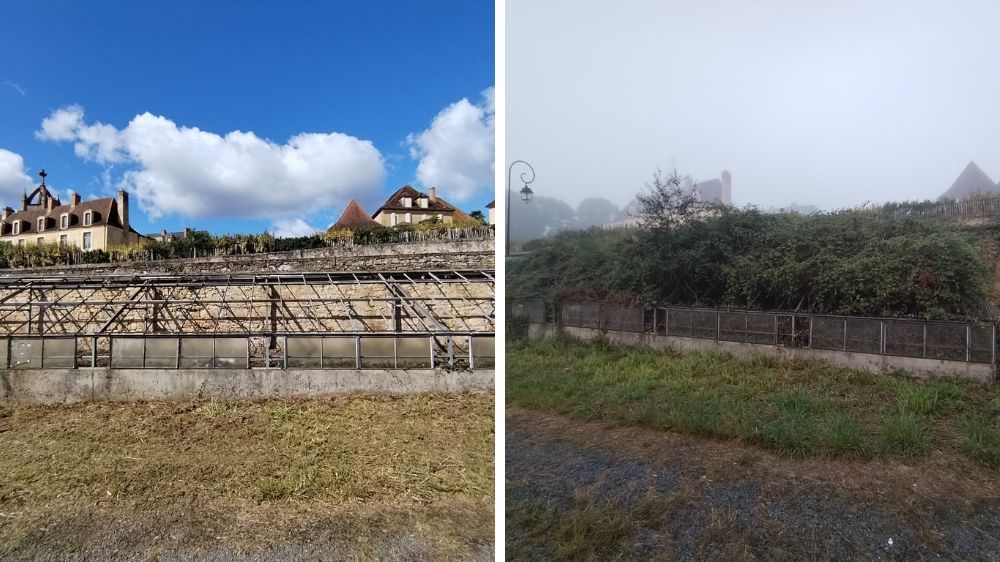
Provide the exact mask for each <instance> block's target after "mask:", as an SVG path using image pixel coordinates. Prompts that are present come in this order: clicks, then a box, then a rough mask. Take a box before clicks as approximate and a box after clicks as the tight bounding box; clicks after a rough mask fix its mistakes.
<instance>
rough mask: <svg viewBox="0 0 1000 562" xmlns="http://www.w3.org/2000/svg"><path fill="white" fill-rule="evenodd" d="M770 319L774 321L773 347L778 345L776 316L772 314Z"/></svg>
mask: <svg viewBox="0 0 1000 562" xmlns="http://www.w3.org/2000/svg"><path fill="white" fill-rule="evenodd" d="M771 318H773V319H774V345H778V339H779V338H778V315H777V314H774V315H772V316H771Z"/></svg>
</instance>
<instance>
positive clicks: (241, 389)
mask: <svg viewBox="0 0 1000 562" xmlns="http://www.w3.org/2000/svg"><path fill="white" fill-rule="evenodd" d="M493 378H494V373H493V371H492V370H477V371H471V372H470V371H445V370H443V369H415V370H402V369H395V370H353V369H352V370H333V369H323V370H319V369H315V370H312V369H288V370H282V369H180V370H178V369H86V368H82V369H37V370H34V369H32V370H28V369H25V370H14V369H11V370H7V371H3V370H0V404H14V403H34V404H58V403H73V402H81V401H85V400H168V399H191V398H256V397H324V396H333V395H337V394H349V393H353V392H372V393H390V394H412V393H419V392H465V391H488V390H491V389H493Z"/></svg>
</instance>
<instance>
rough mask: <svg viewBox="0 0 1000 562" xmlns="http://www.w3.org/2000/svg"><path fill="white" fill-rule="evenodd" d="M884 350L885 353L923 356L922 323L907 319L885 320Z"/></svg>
mask: <svg viewBox="0 0 1000 562" xmlns="http://www.w3.org/2000/svg"><path fill="white" fill-rule="evenodd" d="M885 352H886V354H887V355H900V356H903V357H923V356H924V323H923V322H919V321H907V320H886V321H885Z"/></svg>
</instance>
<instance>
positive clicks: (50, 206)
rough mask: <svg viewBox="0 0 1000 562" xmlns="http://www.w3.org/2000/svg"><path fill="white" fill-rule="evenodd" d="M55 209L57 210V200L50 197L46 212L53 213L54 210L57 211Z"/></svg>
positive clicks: (46, 203)
mask: <svg viewBox="0 0 1000 562" xmlns="http://www.w3.org/2000/svg"><path fill="white" fill-rule="evenodd" d="M55 208H56V199H55V197H49V198H47V199H46V200H45V210H47V211H51V210H52V209H55Z"/></svg>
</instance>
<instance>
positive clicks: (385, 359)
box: [361, 338, 396, 369]
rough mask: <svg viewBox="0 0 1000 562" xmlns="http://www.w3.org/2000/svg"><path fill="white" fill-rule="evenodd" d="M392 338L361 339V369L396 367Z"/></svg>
mask: <svg viewBox="0 0 1000 562" xmlns="http://www.w3.org/2000/svg"><path fill="white" fill-rule="evenodd" d="M394 343H395V342H394V340H393V339H392V338H361V367H362V368H365V369H392V368H394V367H395V366H396V360H395V356H396V354H395V349H394Z"/></svg>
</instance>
